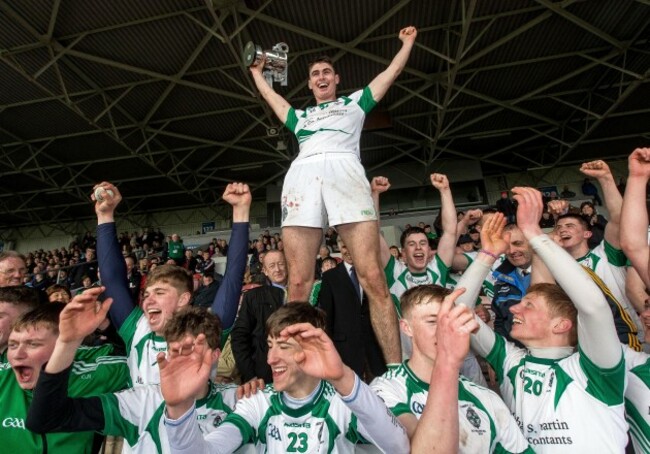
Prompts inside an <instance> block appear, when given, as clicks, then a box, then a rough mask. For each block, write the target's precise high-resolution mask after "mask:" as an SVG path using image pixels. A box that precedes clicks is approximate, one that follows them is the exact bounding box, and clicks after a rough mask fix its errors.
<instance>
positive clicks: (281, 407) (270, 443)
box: [225, 381, 364, 454]
mask: <svg viewBox="0 0 650 454" xmlns="http://www.w3.org/2000/svg"><path fill="white" fill-rule="evenodd" d="M225 422H226V423H231V424H233V425H235V426H236V427H237V428H238V429H239V431H240V433H241V436H242V440H243V443H256V444H257V445H258V452H268V453H291V452H297V453H310V454H316V453H319V454H326V453H331V452H354V445H355V444H356V443H359V442H363V441H364V440H363V439H362V437H361V435H359V433H358V432H357V418H356V416H354V414H353V413H352V412H351V411H350V409H349V408H348V407H347V406H346V405H345V404H344V403H343V401H342V400H341V398H340V397H339V395H338V394H337V393H336V391H335V390H334V388H333V387H332V385H330V384H329V383H327V382H325V381H321V383H320V385H319V390H318V391H317V394H316V397H315V398H314V400H313V401H312V403H311V404H308V405H304V406H303V407H301V408H298V409H292V408H290V407H288V406H286V405H285V404H284V403H283V400H282V393H279V392H277V391H275V390H274V389H273V387H272V386H271V385H269V386H267V387H266V388H265V389H264V391H258V392H257V394H254V395H252V396H251V397H250V398H247V399H242V400H240V401H239V402H237V406H236V408H235V411H234V412H233V413H231V414H229V415H228V417H227V418H226V421H225Z"/></svg>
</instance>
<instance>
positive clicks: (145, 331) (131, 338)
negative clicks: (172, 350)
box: [119, 307, 167, 386]
mask: <svg viewBox="0 0 650 454" xmlns="http://www.w3.org/2000/svg"><path fill="white" fill-rule="evenodd" d="M119 334H120V336H121V337H122V339H124V344H125V345H126V356H127V361H128V364H129V371H130V374H131V383H132V384H133V386H139V385H158V384H160V370H158V362H157V361H156V357H157V356H158V353H160V352H166V351H167V342H165V339H164V338H163V337H162V336H157V335H156V333H154V332H153V331H151V327H150V326H149V322H148V321H147V318H146V317H145V316H144V312H142V309H140V308H139V307H136V308H134V309H133V311H132V312H131V313H130V314H129V316H128V317H127V319H126V320H125V321H124V323H123V324H122V326H121V327H120V330H119Z"/></svg>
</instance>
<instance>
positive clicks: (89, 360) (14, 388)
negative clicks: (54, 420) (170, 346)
mask: <svg viewBox="0 0 650 454" xmlns="http://www.w3.org/2000/svg"><path fill="white" fill-rule="evenodd" d="M112 350H113V347H112V346H110V345H105V346H102V347H80V348H79V350H78V351H77V353H76V355H75V361H74V363H73V364H72V369H71V372H70V379H69V381H68V392H69V395H70V396H71V397H89V396H95V395H97V394H102V393H106V392H114V391H119V390H120V389H124V388H125V387H126V386H127V384H128V378H129V371H128V368H127V365H126V358H124V357H122V356H107V355H109V354H110V353H111V352H112ZM31 401H32V391H31V390H23V389H22V388H21V387H20V386H19V385H18V381H17V380H16V376H15V374H14V371H13V370H12V369H11V368H10V367H9V368H2V369H0V421H1V423H0V440H1V442H0V451H2V452H4V453H25V454H27V453H30V454H32V453H48V454H70V453H84V454H90V453H91V448H92V444H93V437H94V433H93V432H76V433H49V434H46V435H40V434H36V433H33V432H31V431H29V430H27V429H26V428H25V419H26V418H27V410H28V409H29V405H30V403H31Z"/></svg>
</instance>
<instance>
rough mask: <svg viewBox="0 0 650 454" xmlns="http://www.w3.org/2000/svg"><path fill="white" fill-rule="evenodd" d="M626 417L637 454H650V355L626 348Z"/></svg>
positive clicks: (624, 349)
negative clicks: (649, 453)
mask: <svg viewBox="0 0 650 454" xmlns="http://www.w3.org/2000/svg"><path fill="white" fill-rule="evenodd" d="M623 352H624V354H625V369H626V370H627V388H626V389H625V415H626V417H627V422H628V423H629V424H630V438H632V444H633V445H634V451H635V452H636V453H648V452H650V355H648V354H647V353H643V352H636V351H634V350H632V349H631V348H629V347H627V346H624V347H623Z"/></svg>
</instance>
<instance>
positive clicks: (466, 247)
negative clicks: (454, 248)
mask: <svg viewBox="0 0 650 454" xmlns="http://www.w3.org/2000/svg"><path fill="white" fill-rule="evenodd" d="M458 247H459V248H460V250H461V252H460V253H461V254H462V253H463V252H465V253H469V252H474V240H472V237H471V236H469V235H468V234H465V235H461V236H460V238H458Z"/></svg>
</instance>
